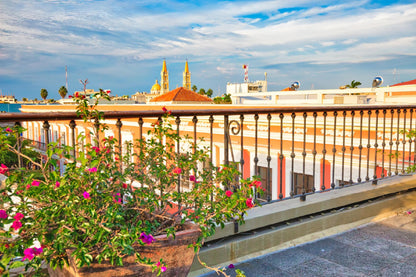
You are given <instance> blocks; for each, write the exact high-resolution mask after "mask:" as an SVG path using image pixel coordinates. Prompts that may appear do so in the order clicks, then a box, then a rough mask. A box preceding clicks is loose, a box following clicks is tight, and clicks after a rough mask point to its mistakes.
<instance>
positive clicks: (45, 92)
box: [40, 88, 48, 100]
mask: <svg viewBox="0 0 416 277" xmlns="http://www.w3.org/2000/svg"><path fill="white" fill-rule="evenodd" d="M40 97H42V99H43V100H46V98H48V91H47V90H46V89H44V88H43V89H41V90H40Z"/></svg>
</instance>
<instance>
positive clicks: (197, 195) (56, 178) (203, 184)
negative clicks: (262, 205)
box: [0, 90, 261, 274]
mask: <svg viewBox="0 0 416 277" xmlns="http://www.w3.org/2000/svg"><path fill="white" fill-rule="evenodd" d="M74 97H75V100H76V103H77V113H78V115H79V116H81V117H82V118H83V119H84V122H85V124H86V125H89V126H90V128H98V129H99V134H100V136H101V135H102V134H103V131H104V130H106V128H107V126H106V125H105V124H104V123H103V122H102V120H103V118H104V114H103V113H102V112H101V111H99V110H98V107H97V103H98V99H99V98H108V95H107V94H106V93H105V92H104V91H102V90H100V92H99V93H97V94H96V95H95V99H96V101H95V103H94V104H92V105H90V103H89V102H88V100H87V99H85V97H83V95H75V96H74ZM174 120H175V119H174V118H173V117H172V116H170V113H169V112H168V111H166V110H165V114H164V116H163V117H162V118H161V119H160V120H157V121H156V122H155V123H154V124H153V128H152V130H151V131H149V132H148V133H147V136H145V138H144V139H142V140H138V141H135V142H131V143H129V144H128V145H126V146H125V147H126V148H125V149H127V151H126V153H125V154H122V153H119V150H118V141H117V140H116V139H115V138H112V137H109V138H104V137H102V136H101V140H100V141H97V140H96V141H94V143H93V144H92V145H91V144H87V145H85V146H84V147H83V148H82V147H81V145H77V146H76V149H79V152H78V156H77V159H76V161H74V159H73V157H72V156H71V155H70V153H72V151H73V150H74V149H73V148H71V147H69V146H66V147H64V148H58V147H56V143H55V144H54V143H51V144H50V145H49V146H48V149H47V151H46V153H45V156H44V157H43V159H42V163H41V164H40V167H41V170H40V172H42V176H41V177H39V176H35V174H33V172H28V171H24V170H15V171H12V172H10V173H9V177H8V179H7V182H6V187H5V188H2V189H0V195H3V196H4V197H2V198H0V210H1V209H3V210H2V211H3V212H4V213H6V214H7V217H6V218H5V219H4V218H3V219H2V218H0V252H1V253H3V257H5V259H8V258H9V257H10V259H12V258H14V257H18V256H20V257H26V255H27V254H25V251H27V250H28V249H29V248H31V247H32V245H33V244H34V243H38V245H40V246H41V248H42V253H40V254H36V255H35V256H34V257H32V259H30V261H27V262H28V263H27V266H28V267H33V268H34V269H35V270H39V269H40V264H41V262H42V261H46V262H48V263H49V264H50V266H51V267H52V268H56V267H57V266H59V267H62V266H63V265H64V264H68V252H67V251H70V255H71V256H73V257H74V259H75V260H76V263H77V265H78V266H89V265H90V264H91V263H92V262H100V263H101V262H103V261H109V262H110V263H111V264H113V265H117V266H121V265H122V264H123V262H122V258H123V257H124V256H126V255H134V256H135V257H136V258H137V262H139V263H143V264H148V265H150V266H152V267H153V269H154V270H157V271H158V274H161V273H162V272H161V270H160V267H158V266H157V262H159V263H160V262H163V261H152V260H150V259H148V258H147V257H146V256H145V255H142V253H141V250H140V249H143V248H140V247H146V246H147V244H146V243H145V241H144V240H143V237H142V236H143V234H145V235H146V236H157V235H160V234H167V235H168V236H172V237H175V235H176V233H177V232H178V231H180V230H183V228H184V224H185V223H187V222H190V221H191V222H193V223H195V224H197V225H198V226H199V228H200V230H201V236H200V238H199V239H198V241H197V242H196V243H195V244H193V245H192V246H193V247H194V248H195V249H196V250H197V249H199V248H200V247H201V245H202V242H203V239H204V238H206V237H208V236H211V235H213V234H214V233H215V228H216V227H217V226H224V224H225V223H226V222H228V221H232V220H236V221H237V222H238V223H240V224H241V223H243V222H244V215H245V213H246V210H247V209H249V208H250V207H251V206H252V203H253V201H252V198H254V197H253V196H254V193H255V189H254V187H258V183H259V182H258V181H257V180H251V179H247V180H244V179H241V176H240V173H239V171H238V170H237V168H236V166H235V165H230V166H221V167H216V166H214V165H212V164H210V163H209V150H208V149H207V148H204V147H203V146H201V145H203V143H202V142H198V143H197V144H196V145H195V144H194V143H193V139H190V138H187V137H180V136H179V135H178V134H177V132H176V130H175V129H174V128H173V126H172V124H174ZM16 134H17V132H12V133H10V132H8V131H6V130H5V129H2V130H1V132H0V136H1V138H2V139H3V138H10V137H11V136H12V135H16ZM80 138H81V139H80V142H83V139H82V137H80ZM9 141H11V140H9ZM11 144H12V143H11ZM9 145H10V144H9ZM177 145H181V146H182V147H183V149H182V151H181V153H177V152H176V146H177ZM57 157H61V158H66V161H67V163H66V169H65V172H64V174H63V175H61V174H60V168H59V167H58V163H57V161H56V158H57ZM203 164H205V165H206V164H209V165H208V166H203ZM236 180H239V181H236ZM179 182H180V184H181V186H182V191H181V192H178V186H179ZM185 184H186V186H184V185H185ZM260 192H261V191H260ZM18 213H21V214H22V215H23V217H22V219H20V220H19V222H20V223H21V224H22V226H21V227H20V228H18V229H14V228H10V229H8V230H7V229H5V228H4V226H5V225H6V224H9V223H13V222H15V221H16V219H13V217H16V216H17V215H18ZM6 246H7V247H6ZM9 261H10V260H9ZM9 261H2V262H1V267H2V268H3V269H2V270H3V273H4V272H6V273H7V272H8V270H10V268H11V267H13V266H15V265H13V264H10V262H9Z"/></svg>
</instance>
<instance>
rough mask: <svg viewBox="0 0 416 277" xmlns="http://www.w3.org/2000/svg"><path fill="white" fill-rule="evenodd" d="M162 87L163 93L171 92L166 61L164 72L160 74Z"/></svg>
mask: <svg viewBox="0 0 416 277" xmlns="http://www.w3.org/2000/svg"><path fill="white" fill-rule="evenodd" d="M160 86H161V91H160V92H161V93H166V92H168V91H169V73H168V70H167V68H166V60H165V59H164V60H163V67H162V71H161V72H160Z"/></svg>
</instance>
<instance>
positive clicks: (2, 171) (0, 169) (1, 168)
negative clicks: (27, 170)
mask: <svg viewBox="0 0 416 277" xmlns="http://www.w3.org/2000/svg"><path fill="white" fill-rule="evenodd" d="M7 171H9V168H8V167H7V166H6V165H4V164H1V165H0V174H5V173H7Z"/></svg>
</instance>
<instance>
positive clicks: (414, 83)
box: [391, 79, 416, 87]
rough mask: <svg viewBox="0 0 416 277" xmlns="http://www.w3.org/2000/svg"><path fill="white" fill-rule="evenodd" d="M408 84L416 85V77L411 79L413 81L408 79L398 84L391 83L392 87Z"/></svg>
mask: <svg viewBox="0 0 416 277" xmlns="http://www.w3.org/2000/svg"><path fill="white" fill-rule="evenodd" d="M407 85H416V79H414V80H411V81H407V82H402V83H398V84H395V85H391V87H395V86H407Z"/></svg>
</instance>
